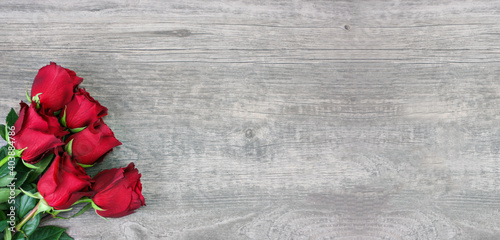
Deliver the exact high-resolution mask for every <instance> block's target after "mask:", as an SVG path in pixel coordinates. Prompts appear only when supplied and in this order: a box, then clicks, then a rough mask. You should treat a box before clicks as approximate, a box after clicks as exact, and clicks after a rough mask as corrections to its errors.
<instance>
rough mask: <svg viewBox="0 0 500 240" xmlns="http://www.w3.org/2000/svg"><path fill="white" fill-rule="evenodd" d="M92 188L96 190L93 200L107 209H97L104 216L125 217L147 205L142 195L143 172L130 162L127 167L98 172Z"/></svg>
mask: <svg viewBox="0 0 500 240" xmlns="http://www.w3.org/2000/svg"><path fill="white" fill-rule="evenodd" d="M93 180H94V183H93V184H92V190H94V191H95V192H96V194H95V195H94V197H93V198H92V200H93V201H94V203H95V204H96V205H97V206H99V207H100V208H102V209H104V210H105V211H97V214H99V215H101V216H103V217H123V216H125V215H129V214H131V213H133V212H134V210H136V209H138V208H139V207H141V206H145V205H146V203H145V200H144V197H143V196H142V193H141V191H142V184H141V174H139V170H137V169H136V168H135V166H134V163H130V164H129V165H128V166H127V167H126V168H113V169H108V170H104V171H102V172H100V173H98V174H97V175H96V176H95V177H94V178H93Z"/></svg>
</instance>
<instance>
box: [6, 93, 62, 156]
mask: <svg viewBox="0 0 500 240" xmlns="http://www.w3.org/2000/svg"><path fill="white" fill-rule="evenodd" d="M20 105H21V110H20V111H19V118H18V119H17V121H16V123H15V124H14V127H15V130H14V135H13V136H12V143H13V145H14V147H15V148H16V149H23V148H26V149H25V150H24V151H23V153H22V154H21V158H22V159H23V160H24V161H26V162H28V163H36V162H38V160H40V159H41V158H42V157H43V156H44V155H45V154H46V153H48V152H51V151H52V150H54V148H56V147H59V146H62V145H63V144H64V143H63V142H62V141H61V139H60V138H61V137H62V136H64V135H66V134H68V132H66V131H64V129H63V127H62V126H61V125H60V124H59V122H58V120H57V118H56V117H54V116H47V115H45V114H43V113H39V112H37V110H36V109H35V106H34V105H33V104H32V105H31V106H28V105H26V103H23V102H21V104H20Z"/></svg>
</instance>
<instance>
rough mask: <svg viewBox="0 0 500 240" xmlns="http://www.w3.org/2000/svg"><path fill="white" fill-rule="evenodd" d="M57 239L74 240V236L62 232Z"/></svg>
mask: <svg viewBox="0 0 500 240" xmlns="http://www.w3.org/2000/svg"><path fill="white" fill-rule="evenodd" d="M59 240H74V238H72V237H70V236H69V235H68V234H67V233H66V232H63V234H61V237H60V238H59Z"/></svg>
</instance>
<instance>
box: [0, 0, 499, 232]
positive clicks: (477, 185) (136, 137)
mask: <svg viewBox="0 0 500 240" xmlns="http://www.w3.org/2000/svg"><path fill="white" fill-rule="evenodd" d="M499 10H500V2H495V1H439V2H434V1H421V2H415V1H352V2H351V1H319V0H318V1H281V0H280V1H257V2H253V1H238V2H232V1H190V2H185V1H178V0H175V1H168V2H164V1H139V0H135V1H134V0H130V1H87V2H85V3H65V2H63V1H55V0H53V1H44V2H43V3H31V2H30V1H2V2H1V3H0V31H1V34H0V68H1V69H2V70H3V71H1V72H0V83H1V86H2V88H0V112H2V113H5V114H6V113H7V110H8V109H9V108H10V107H17V106H18V105H17V104H18V102H19V101H20V100H21V99H24V91H25V88H26V84H27V83H28V82H30V81H31V80H32V78H33V77H34V76H35V74H36V71H37V69H38V68H40V67H41V66H43V65H45V64H47V63H48V62H49V61H55V62H57V63H59V64H61V65H63V66H65V67H68V68H70V69H73V70H75V71H76V72H77V73H78V74H79V75H80V76H81V77H83V78H84V79H85V81H84V83H83V84H82V86H83V87H85V88H86V89H87V90H88V91H89V92H90V93H91V95H92V96H94V97H95V98H96V99H98V100H99V101H100V102H101V103H102V104H103V105H105V106H107V107H108V108H109V116H108V117H107V118H106V122H107V123H108V124H109V125H110V126H111V128H112V129H113V130H114V132H115V134H116V135H117V137H118V138H119V139H120V140H121V141H122V142H123V146H120V147H119V148H118V149H117V150H116V151H114V152H113V153H112V154H111V155H110V156H109V157H108V158H107V160H106V161H105V162H103V163H102V164H101V165H100V166H98V167H96V168H97V169H94V170H92V171H93V172H94V173H95V172H97V171H98V170H99V169H104V168H110V167H118V166H125V165H126V164H127V163H128V162H130V161H134V162H135V163H136V165H137V167H138V168H139V169H140V170H141V171H142V173H143V185H144V194H145V196H146V199H147V204H148V206H147V207H144V208H142V209H141V210H140V211H138V212H137V213H135V214H133V215H131V216H128V217H125V218H121V219H113V220H111V221H109V222H106V221H101V220H100V219H99V218H98V217H97V216H95V214H94V213H86V214H84V215H82V216H80V217H78V218H76V219H72V220H69V221H63V220H50V221H46V222H45V223H44V224H57V225H61V226H66V227H69V233H70V234H71V235H72V236H74V237H75V238H76V239H328V238H341V239H342V238H345V239H370V238H371V239H378V238H383V239H452V238H453V239H494V238H496V237H498V236H499V235H500V229H499V227H498V226H499V225H500V222H499V221H500V220H499V219H500V214H499V212H498V209H499V208H500V201H499V200H500V194H499V190H500V182H499V181H500V167H499V164H498V163H499V160H498V159H499V156H500V153H499V152H500V147H499V143H500V140H499V137H498V133H500V128H499V126H500V124H499V121H500V119H499V117H498V116H500V114H499V113H500V110H499V108H498V106H499V104H500V95H499V92H500V69H499V67H498V66H499V59H500V48H499V46H500V44H499V43H500V40H499V36H500V22H499V19H500V18H499V17H500V16H499V15H500V11H499Z"/></svg>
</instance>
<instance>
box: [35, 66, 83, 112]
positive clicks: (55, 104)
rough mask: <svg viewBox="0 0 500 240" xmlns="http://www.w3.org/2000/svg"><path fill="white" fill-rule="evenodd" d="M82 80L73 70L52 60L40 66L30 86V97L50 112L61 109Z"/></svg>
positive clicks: (44, 110)
mask: <svg viewBox="0 0 500 240" xmlns="http://www.w3.org/2000/svg"><path fill="white" fill-rule="evenodd" d="M82 81H83V78H81V77H78V76H76V74H75V72H73V71H71V70H69V69H66V68H63V67H61V66H59V65H57V64H56V63H54V62H51V63H50V64H49V65H47V66H45V67H42V68H40V70H39V71H38V74H37V75H36V77H35V80H34V81H33V86H32V87H31V99H32V100H33V101H35V102H36V103H38V104H39V105H40V106H41V107H42V111H43V112H46V113H49V114H52V113H54V112H57V111H59V110H61V109H62V108H63V107H64V105H66V104H67V103H68V102H69V101H71V98H72V97H73V92H74V91H73V90H74V88H75V87H77V86H78V84H80V83H81V82H82Z"/></svg>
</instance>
